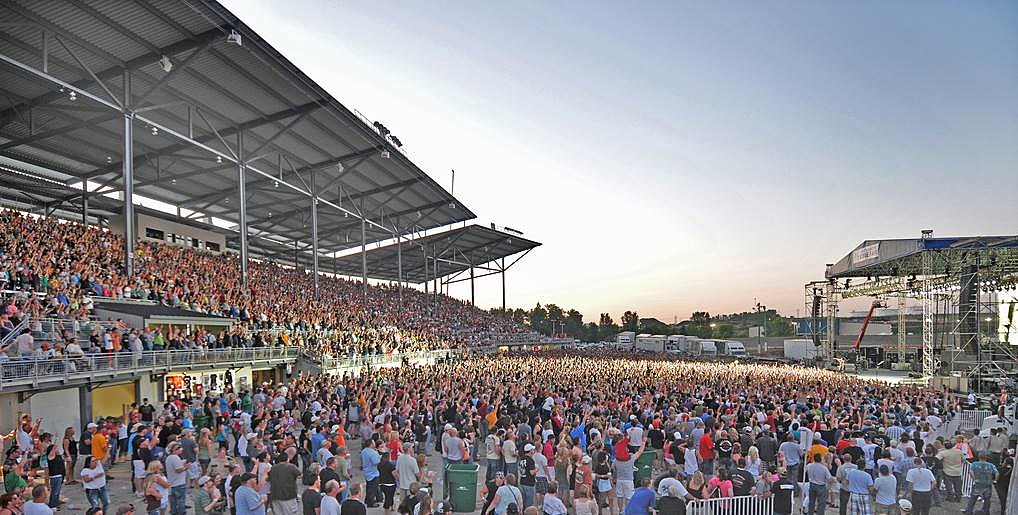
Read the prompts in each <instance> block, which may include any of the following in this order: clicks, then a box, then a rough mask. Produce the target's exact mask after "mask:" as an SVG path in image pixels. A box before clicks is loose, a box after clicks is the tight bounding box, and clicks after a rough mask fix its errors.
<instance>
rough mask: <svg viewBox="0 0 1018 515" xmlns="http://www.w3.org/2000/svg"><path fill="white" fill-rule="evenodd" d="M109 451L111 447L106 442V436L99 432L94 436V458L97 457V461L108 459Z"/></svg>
mask: <svg viewBox="0 0 1018 515" xmlns="http://www.w3.org/2000/svg"><path fill="white" fill-rule="evenodd" d="M109 451H110V445H109V443H108V442H107V441H106V435H104V434H102V432H98V431H97V432H96V433H95V434H94V435H92V456H95V458H96V459H98V460H100V461H102V460H105V459H106V456H107V455H108V454H109Z"/></svg>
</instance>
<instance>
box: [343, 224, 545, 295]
mask: <svg viewBox="0 0 1018 515" xmlns="http://www.w3.org/2000/svg"><path fill="white" fill-rule="evenodd" d="M540 245H541V244H540V243H538V242H536V241H533V240H528V239H526V238H524V237H522V236H520V235H519V234H514V233H510V232H507V231H500V230H497V229H494V228H491V227H484V226H482V225H477V224H473V225H468V226H465V227H459V228H456V229H452V230H449V231H445V232H440V233H436V234H430V235H428V236H424V237H421V238H416V239H414V240H412V241H405V242H403V243H402V244H401V247H402V262H403V280H404V281H408V282H411V283H415V284H420V283H423V282H425V281H427V280H428V279H429V278H431V277H432V275H433V274H434V270H433V267H434V258H435V257H436V256H437V257H438V274H439V277H445V276H449V275H454V274H457V273H459V272H463V271H465V270H468V269H470V268H471V267H481V266H483V265H484V264H485V263H490V262H492V261H495V260H498V259H502V258H504V257H508V256H512V255H514V254H518V253H520V252H526V251H529V250H530V249H533V248H535V247H538V246H540ZM398 252H399V249H397V245H395V244H392V245H386V246H383V247H379V248H375V249H368V251H367V252H366V256H367V260H368V277H371V278H373V279H381V280H386V281H398V280H399V271H398V269H397V254H398ZM425 253H427V259H428V261H427V270H425V260H424V259H425ZM336 261H337V262H336V266H337V268H338V271H339V273H340V274H344V275H360V270H361V255H360V254H359V253H357V254H350V255H348V256H342V257H339V258H337V260H336ZM506 268H508V266H506ZM326 270H329V269H328V268H326Z"/></svg>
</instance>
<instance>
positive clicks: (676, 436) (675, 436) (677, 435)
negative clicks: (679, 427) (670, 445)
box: [672, 431, 682, 440]
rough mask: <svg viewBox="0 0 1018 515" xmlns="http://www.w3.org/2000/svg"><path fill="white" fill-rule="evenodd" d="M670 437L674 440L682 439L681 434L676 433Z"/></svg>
mask: <svg viewBox="0 0 1018 515" xmlns="http://www.w3.org/2000/svg"><path fill="white" fill-rule="evenodd" d="M672 437H674V438H675V439H676V440H681V439H682V433H680V432H678V431H676V432H675V433H674V434H672Z"/></svg>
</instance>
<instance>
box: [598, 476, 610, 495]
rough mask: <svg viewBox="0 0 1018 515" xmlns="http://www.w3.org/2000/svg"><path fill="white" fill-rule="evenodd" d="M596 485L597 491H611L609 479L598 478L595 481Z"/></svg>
mask: <svg viewBox="0 0 1018 515" xmlns="http://www.w3.org/2000/svg"><path fill="white" fill-rule="evenodd" d="M595 484H596V485H597V493H599V494H604V493H608V492H611V491H612V481H611V479H598V480H597V482H596V483H595Z"/></svg>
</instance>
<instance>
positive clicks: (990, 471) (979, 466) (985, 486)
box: [962, 452, 998, 513]
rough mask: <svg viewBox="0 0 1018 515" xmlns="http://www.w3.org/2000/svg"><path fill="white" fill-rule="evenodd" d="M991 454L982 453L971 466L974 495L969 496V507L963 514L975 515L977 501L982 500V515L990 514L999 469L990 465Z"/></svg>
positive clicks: (970, 472)
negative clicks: (970, 514) (971, 514)
mask: <svg viewBox="0 0 1018 515" xmlns="http://www.w3.org/2000/svg"><path fill="white" fill-rule="evenodd" d="M988 460H989V453H987V452H982V453H980V454H979V455H977V456H976V460H975V461H973V462H972V463H971V464H970V465H969V474H970V475H971V476H972V493H970V494H969V501H968V505H967V506H966V507H965V509H964V510H962V513H973V512H972V509H973V508H974V507H975V505H976V501H978V500H980V499H982V501H983V508H982V510H981V512H982V513H990V505H991V503H992V501H993V484H994V482H996V481H997V475H998V471H997V467H996V466H995V465H994V464H992V463H990V462H989V461H988Z"/></svg>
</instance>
